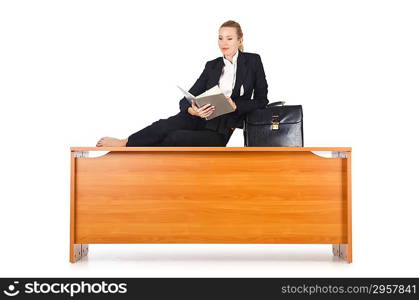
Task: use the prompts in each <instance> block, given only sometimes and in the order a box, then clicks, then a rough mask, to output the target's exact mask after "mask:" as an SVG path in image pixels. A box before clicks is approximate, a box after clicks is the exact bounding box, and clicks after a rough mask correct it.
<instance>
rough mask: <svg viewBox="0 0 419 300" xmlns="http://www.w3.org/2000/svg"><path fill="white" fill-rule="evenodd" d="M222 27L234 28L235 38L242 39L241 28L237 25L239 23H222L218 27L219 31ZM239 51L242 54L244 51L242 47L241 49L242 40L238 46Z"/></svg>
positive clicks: (230, 21)
mask: <svg viewBox="0 0 419 300" xmlns="http://www.w3.org/2000/svg"><path fill="white" fill-rule="evenodd" d="M222 27H233V28H236V32H237V38H238V39H243V31H242V28H241V26H240V24H239V23H237V22H235V21H232V20H229V21H226V22H224V23H223V24H222V25H221V26H220V29H221V28H222ZM239 50H240V51H242V52H243V51H244V47H243V40H242V41H241V43H240V45H239Z"/></svg>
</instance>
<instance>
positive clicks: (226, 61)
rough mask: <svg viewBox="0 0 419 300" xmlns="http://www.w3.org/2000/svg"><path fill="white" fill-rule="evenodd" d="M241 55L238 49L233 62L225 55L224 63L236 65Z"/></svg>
mask: <svg viewBox="0 0 419 300" xmlns="http://www.w3.org/2000/svg"><path fill="white" fill-rule="evenodd" d="M238 56H239V50H237V51H236V54H234V55H233V63H231V62H230V61H229V60H228V59H227V58H225V57H224V55H223V60H224V65H227V64H229V65H231V64H233V65H235V64H236V63H237V57H238Z"/></svg>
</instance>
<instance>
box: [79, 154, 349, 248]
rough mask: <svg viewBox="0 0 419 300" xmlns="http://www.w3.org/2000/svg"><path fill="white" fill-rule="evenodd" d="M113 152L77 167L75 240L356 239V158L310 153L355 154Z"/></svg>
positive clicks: (313, 241) (85, 160) (315, 241)
mask: <svg viewBox="0 0 419 300" xmlns="http://www.w3.org/2000/svg"><path fill="white" fill-rule="evenodd" d="M111 148H112V147H111ZM114 148H115V147H113V148H112V152H109V153H108V154H106V155H104V156H102V157H97V158H77V159H76V161H75V164H76V166H75V171H76V172H77V176H76V177H75V185H76V187H77V188H76V189H75V197H76V199H77V201H75V212H76V215H77V217H76V218H75V224H74V243H77V244H89V243H301V244H306V243H311V244H347V243H349V242H351V240H350V238H351V230H350V228H349V227H348V224H349V225H350V222H349V220H348V217H349V218H350V210H349V208H350V202H348V201H350V194H348V189H350V186H348V184H350V181H348V178H349V177H348V171H349V172H350V169H348V162H350V161H348V159H347V158H322V157H319V156H317V155H315V154H313V153H311V152H310V151H323V150H324V151H342V149H346V150H348V151H350V149H351V148H347V147H345V148H342V147H340V148H339V147H338V148H336V147H334V148H321V147H320V148H319V147H312V148H301V147H295V148H294V149H284V148H279V147H247V148H242V147H238V148H239V149H233V150H224V149H228V147H227V148H226V147H201V148H199V147H173V148H176V149H168V148H171V147H167V148H166V147H128V148H126V147H122V148H124V149H123V150H122V149H121V150H120V151H114ZM130 148H131V149H132V148H137V149H136V150H137V151H133V150H130ZM138 148H140V149H138ZM156 148H160V149H156ZM162 148H164V149H162ZM182 148H183V149H182ZM214 148H216V149H214ZM231 148H233V147H231ZM271 148H275V149H271ZM289 148H291V147H289ZM94 149H95V150H102V151H103V150H106V149H105V148H102V147H98V148H96V147H95V148H94ZM197 149H199V150H197ZM221 149H223V150H221ZM279 149H281V150H279ZM302 149H304V150H305V151H303V150H302ZM72 150H74V151H76V150H77V151H81V150H83V151H86V150H90V148H89V147H72ZM285 150H288V151H285ZM349 174H350V173H349ZM348 251H349V253H351V251H350V250H349V249H348Z"/></svg>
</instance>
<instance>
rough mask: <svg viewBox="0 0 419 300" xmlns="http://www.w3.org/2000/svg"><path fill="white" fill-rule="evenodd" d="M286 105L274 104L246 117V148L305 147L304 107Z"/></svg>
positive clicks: (244, 132) (282, 103) (279, 102)
mask: <svg viewBox="0 0 419 300" xmlns="http://www.w3.org/2000/svg"><path fill="white" fill-rule="evenodd" d="M284 103H285V102H284V101H278V102H273V103H270V104H268V105H267V106H266V107H265V108H262V109H256V110H254V111H252V112H250V113H248V114H247V115H246V119H245V121H244V126H243V127H244V128H243V134H244V145H245V146H246V147H304V139H303V107H302V106H301V105H284Z"/></svg>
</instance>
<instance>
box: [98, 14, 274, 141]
mask: <svg viewBox="0 0 419 300" xmlns="http://www.w3.org/2000/svg"><path fill="white" fill-rule="evenodd" d="M218 46H219V48H220V50H221V52H222V53H223V57H218V58H216V59H214V60H211V61H208V62H207V63H206V65H205V69H204V71H203V72H202V74H201V75H200V76H199V78H198V80H197V81H196V82H195V84H194V85H193V86H192V88H191V89H190V90H189V92H190V93H191V94H193V95H199V94H201V93H203V92H205V91H206V90H208V89H210V88H212V87H213V86H215V85H216V84H218V86H219V87H220V89H221V90H222V92H223V93H224V95H225V96H226V101H228V102H229V103H230V105H231V106H232V107H233V109H234V111H233V112H230V113H228V114H224V115H221V116H218V117H216V118H213V119H211V120H208V121H207V120H206V119H205V117H208V116H210V115H211V114H212V113H213V111H214V107H211V106H210V105H209V104H207V105H206V106H203V107H201V108H198V107H197V106H196V105H195V102H194V101H193V102H192V105H191V104H189V102H188V101H187V100H186V98H182V99H181V100H180V102H179V107H180V112H179V113H178V114H176V115H174V116H171V117H169V118H167V119H160V120H158V121H155V122H154V123H152V124H151V125H149V126H147V127H145V128H143V129H141V130H140V131H138V132H136V133H134V134H132V135H130V136H129V137H128V138H126V139H116V138H111V137H103V138H101V139H100V140H99V141H98V142H97V144H96V146H97V147H125V146H126V147H135V146H222V147H225V146H226V145H227V143H228V141H229V139H230V137H231V135H232V133H233V131H234V128H243V121H244V118H245V115H246V113H248V112H251V111H253V110H255V109H257V108H264V107H265V106H266V105H267V104H268V102H269V101H268V99H267V95H268V83H267V82H266V78H265V72H264V69H263V65H262V61H261V58H260V56H259V55H258V54H256V53H248V52H243V32H242V30H241V27H240V25H239V24H238V23H237V22H234V21H227V22H225V23H223V24H222V25H221V26H220V29H219V36H218ZM252 93H253V99H251V97H252Z"/></svg>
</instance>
